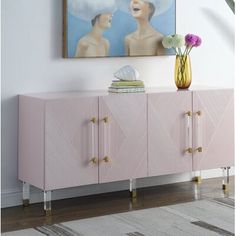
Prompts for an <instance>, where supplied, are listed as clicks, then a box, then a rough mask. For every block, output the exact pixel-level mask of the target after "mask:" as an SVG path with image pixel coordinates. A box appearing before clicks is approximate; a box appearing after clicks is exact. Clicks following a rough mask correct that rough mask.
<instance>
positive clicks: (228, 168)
mask: <svg viewBox="0 0 236 236" xmlns="http://www.w3.org/2000/svg"><path fill="white" fill-rule="evenodd" d="M229 170H230V167H227V185H228V186H229Z"/></svg>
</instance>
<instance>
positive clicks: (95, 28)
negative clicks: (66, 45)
mask: <svg viewBox="0 0 236 236" xmlns="http://www.w3.org/2000/svg"><path fill="white" fill-rule="evenodd" d="M68 8H69V9H68V10H69V12H70V13H71V14H72V15H74V16H75V17H78V18H80V19H82V20H85V21H88V22H90V23H91V26H92V29H91V31H90V32H88V33H87V34H86V35H84V36H83V37H82V38H81V39H79V41H78V43H77V48H76V52H75V57H105V56H108V54H109V47H110V43H109V41H108V40H107V39H105V38H104V37H103V33H104V31H105V30H107V29H109V28H110V27H111V24H112V14H113V12H114V11H115V10H116V2H115V0H106V1H104V0H96V1H94V0H68Z"/></svg>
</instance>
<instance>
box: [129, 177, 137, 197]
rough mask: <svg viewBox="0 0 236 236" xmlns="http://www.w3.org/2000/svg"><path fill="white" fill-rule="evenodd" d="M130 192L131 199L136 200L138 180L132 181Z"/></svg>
mask: <svg viewBox="0 0 236 236" xmlns="http://www.w3.org/2000/svg"><path fill="white" fill-rule="evenodd" d="M129 191H130V196H131V198H136V197H137V189H136V179H130V182H129Z"/></svg>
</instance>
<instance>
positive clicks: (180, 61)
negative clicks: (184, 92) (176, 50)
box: [175, 56, 192, 89]
mask: <svg viewBox="0 0 236 236" xmlns="http://www.w3.org/2000/svg"><path fill="white" fill-rule="evenodd" d="M191 82H192V69H191V63H190V57H189V56H176V60H175V84H176V86H177V88H178V89H188V88H189V86H190V85H191Z"/></svg>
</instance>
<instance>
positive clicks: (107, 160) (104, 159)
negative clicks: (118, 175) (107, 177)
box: [102, 156, 110, 163]
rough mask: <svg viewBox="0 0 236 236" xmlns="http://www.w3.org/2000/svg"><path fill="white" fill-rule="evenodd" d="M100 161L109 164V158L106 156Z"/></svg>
mask: <svg viewBox="0 0 236 236" xmlns="http://www.w3.org/2000/svg"><path fill="white" fill-rule="evenodd" d="M102 160H103V161H104V162H106V163H108V162H110V158H109V157H108V156H106V157H104V158H103V159H102Z"/></svg>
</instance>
